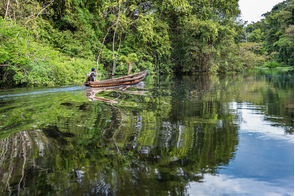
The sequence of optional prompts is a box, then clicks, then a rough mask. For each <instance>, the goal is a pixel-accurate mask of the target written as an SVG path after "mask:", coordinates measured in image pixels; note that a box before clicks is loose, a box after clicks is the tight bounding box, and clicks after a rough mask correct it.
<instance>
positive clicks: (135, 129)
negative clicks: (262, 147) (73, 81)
mask: <svg viewBox="0 0 295 196" xmlns="http://www.w3.org/2000/svg"><path fill="white" fill-rule="evenodd" d="M161 77H163V76H161ZM161 77H150V76H149V77H147V78H146V88H147V89H148V90H149V92H148V93H147V95H146V96H143V95H139V94H129V93H124V92H119V93H120V95H121V96H118V93H117V92H115V91H104V92H101V93H102V94H99V95H102V96H104V97H107V98H110V99H114V98H117V101H118V104H109V103H103V102H89V101H86V100H87V99H86V98H85V97H80V96H81V94H79V96H77V95H70V96H67V95H66V94H63V93H60V95H59V96H52V97H50V101H46V102H44V99H43V97H32V98H31V99H27V100H24V102H23V104H22V105H23V107H19V105H18V104H21V103H17V102H9V104H7V106H5V108H6V109H7V108H10V110H1V111H2V113H3V115H5V117H2V119H4V118H5V119H6V120H7V121H5V120H3V122H2V123H3V124H1V125H2V126H3V127H2V131H3V130H5V128H7V133H6V134H10V137H7V135H4V134H2V135H1V137H2V138H3V139H2V140H1V141H0V149H1V154H0V161H1V169H0V180H1V181H2V182H7V185H6V184H5V183H4V184H1V185H0V186H1V190H2V191H4V192H5V193H8V192H9V191H11V192H12V193H15V194H16V193H17V192H18V190H19V192H20V193H23V194H26V193H30V194H33V195H34V193H38V194H44V195H46V194H49V192H50V194H53V195H83V194H85V193H88V194H90V195H92V194H98V195H115V194H116V195H127V194H128V195H168V192H170V195H182V194H185V193H186V187H187V185H188V183H189V182H191V181H195V182H200V181H202V178H203V177H202V176H203V174H205V173H212V174H214V173H216V172H218V168H219V167H220V166H223V165H227V164H228V163H229V161H230V159H232V158H234V154H235V148H236V145H237V144H238V132H237V130H238V123H239V114H238V113H235V111H233V109H231V108H230V103H231V102H251V103H253V104H256V105H257V109H260V110H262V111H263V112H264V113H265V115H266V118H267V117H268V116H269V117H271V116H278V117H283V119H278V118H272V119H271V120H272V121H276V122H277V123H278V124H281V125H284V126H285V127H291V130H290V132H293V131H292V129H293V126H292V125H290V122H291V121H292V120H290V119H293V113H292V111H291V110H289V109H288V107H291V106H290V104H292V103H293V93H294V90H293V75H288V74H282V73H277V74H275V75H268V74H265V73H261V71H257V72H255V73H252V72H248V73H244V74H243V75H241V74H239V75H238V74H231V75H230V74H228V75H210V76H208V75H197V76H184V77H181V78H179V77H173V78H164V77H163V78H161ZM254 78H255V79H254ZM282 81H284V82H282ZM129 90H138V89H135V88H133V89H132V88H130V89H129ZM79 97H80V98H79ZM24 103H26V104H28V105H26V104H24ZM32 103H34V104H32ZM0 104H1V103H0ZM29 105H30V106H29ZM260 106H261V107H260ZM262 106H266V107H262ZM13 107H15V108H13ZM30 110H32V114H29V115H28V116H29V117H30V118H29V120H30V121H24V122H25V124H24V125H19V126H17V125H16V126H15V128H16V129H10V128H8V126H11V124H7V122H8V121H10V120H11V119H19V120H18V121H17V122H16V123H18V124H20V123H22V121H21V117H18V116H17V115H16V114H18V115H19V116H21V115H23V116H24V114H25V113H27V112H28V111H30ZM33 111H34V112H35V113H33ZM36 112H37V113H36ZM13 114H15V115H13ZM35 114H38V115H35ZM33 115H34V116H33ZM16 116H17V118H15V117H16ZM34 117H35V118H34ZM47 119H49V120H47ZM37 122H40V123H39V124H38V123H37ZM32 125H37V127H32ZM14 130H16V131H14ZM15 146H17V147H16V148H15ZM12 155H13V156H12ZM24 179H25V180H24ZM4 192H1V193H4ZM20 195H21V194H20Z"/></svg>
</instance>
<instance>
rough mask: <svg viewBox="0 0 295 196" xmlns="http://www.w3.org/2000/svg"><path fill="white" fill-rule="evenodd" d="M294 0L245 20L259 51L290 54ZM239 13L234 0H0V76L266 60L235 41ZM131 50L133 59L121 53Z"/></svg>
mask: <svg viewBox="0 0 295 196" xmlns="http://www.w3.org/2000/svg"><path fill="white" fill-rule="evenodd" d="M292 2H293V1H292ZM292 2H291V1H287V2H284V3H282V4H280V5H279V6H277V7H275V8H274V9H273V11H272V12H271V13H268V14H267V16H266V19H265V20H264V21H262V22H260V23H255V24H252V26H251V25H248V27H247V32H248V33H251V35H250V36H249V40H250V41H256V42H262V41H263V50H261V51H259V52H260V53H261V54H263V53H264V52H267V53H268V55H272V56H274V60H275V61H276V62H278V63H281V62H283V63H285V64H286V65H291V64H292V59H293V56H292V55H293V46H292V43H293V40H292V36H293V34H292V32H293V30H292V26H290V25H291V24H293V17H291V16H290V13H291V14H292V13H293V6H292V5H293V3H292ZM239 14H240V11H239V9H238V0H228V1H222V0H198V1H197V0H177V1H171V0H164V1H163V0H153V1H148V2H147V1H142V0H128V1H127V0H125V1H123V0H78V1H77V0H53V1H38V0H30V1H25V0H8V1H1V2H0V18H2V19H0V27H1V28H0V41H1V43H0V44H1V48H0V65H2V66H0V75H1V78H0V79H1V84H2V86H9V85H10V86H11V85H13V84H35V85H44V84H45V85H54V84H64V83H65V84H67V83H77V82H80V83H81V82H83V80H84V76H85V73H86V72H88V71H89V70H90V68H91V67H97V68H98V71H99V72H100V73H111V72H116V74H127V72H129V71H128V67H129V68H130V69H131V67H132V70H131V72H136V71H139V70H150V73H152V72H159V73H171V72H190V73H196V72H224V71H240V70H243V69H245V68H249V67H253V66H255V65H256V64H259V63H260V64H261V63H264V62H265V61H267V60H268V58H266V57H265V56H261V54H258V53H256V54H255V53H253V52H252V51H251V50H252V49H250V50H249V46H248V45H246V46H245V45H243V44H237V43H238V40H239V38H238V37H239V35H240V34H241V33H242V32H243V25H242V24H241V23H240V22H239V21H238V17H239ZM292 16H293V14H292ZM252 27H253V28H252ZM258 27H259V28H258ZM250 48H251V47H250ZM130 54H134V55H135V56H136V61H134V62H131V61H128V60H127V58H124V57H128V56H129V55H130ZM134 55H133V56H134ZM259 55H260V56H259ZM129 57H130V56H129ZM3 65H4V66H3ZM113 69H114V70H113Z"/></svg>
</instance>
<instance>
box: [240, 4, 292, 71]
mask: <svg viewBox="0 0 295 196" xmlns="http://www.w3.org/2000/svg"><path fill="white" fill-rule="evenodd" d="M263 16H265V19H262V20H260V21H258V22H256V23H251V24H249V25H247V27H246V29H245V30H246V34H247V36H248V41H249V42H252V43H254V42H256V45H257V43H259V44H258V45H260V46H261V47H260V48H259V49H258V50H256V53H260V54H264V55H266V56H268V58H269V59H270V61H268V62H266V63H265V64H264V65H265V66H267V67H271V68H273V67H284V66H294V0H286V1H283V2H282V3H279V4H277V5H275V6H274V7H273V8H272V10H271V11H270V12H267V13H265V14H264V15H263Z"/></svg>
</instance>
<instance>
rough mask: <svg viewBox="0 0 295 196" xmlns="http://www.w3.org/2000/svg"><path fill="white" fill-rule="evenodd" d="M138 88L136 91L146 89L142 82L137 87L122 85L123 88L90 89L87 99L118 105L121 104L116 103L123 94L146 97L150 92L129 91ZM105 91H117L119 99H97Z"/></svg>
mask: <svg viewBox="0 0 295 196" xmlns="http://www.w3.org/2000/svg"><path fill="white" fill-rule="evenodd" d="M130 87H132V88H136V89H141V90H145V89H146V88H144V83H143V82H141V83H139V84H137V85H121V86H115V87H101V88H89V89H87V91H86V97H87V98H88V99H89V101H96V100H99V101H103V102H107V103H111V104H113V103H114V104H117V103H119V102H118V101H116V99H118V98H120V97H121V95H122V93H128V94H137V95H144V96H146V94H145V93H147V92H148V91H128V90H127V89H128V88H130ZM103 91H109V92H110V91H115V92H117V94H118V97H117V98H115V99H114V100H112V99H107V98H105V97H97V95H98V94H99V93H100V92H103Z"/></svg>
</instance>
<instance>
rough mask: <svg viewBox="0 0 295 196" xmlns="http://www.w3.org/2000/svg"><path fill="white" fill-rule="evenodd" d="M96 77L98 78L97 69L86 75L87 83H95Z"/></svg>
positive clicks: (92, 69)
mask: <svg viewBox="0 0 295 196" xmlns="http://www.w3.org/2000/svg"><path fill="white" fill-rule="evenodd" d="M95 76H97V73H96V70H95V68H91V72H90V73H88V74H86V82H88V81H89V82H94V81H95Z"/></svg>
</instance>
